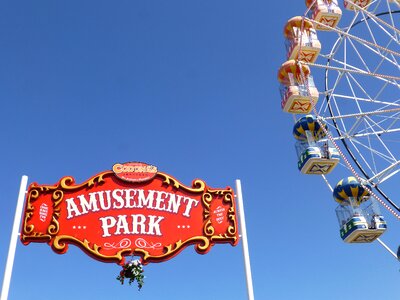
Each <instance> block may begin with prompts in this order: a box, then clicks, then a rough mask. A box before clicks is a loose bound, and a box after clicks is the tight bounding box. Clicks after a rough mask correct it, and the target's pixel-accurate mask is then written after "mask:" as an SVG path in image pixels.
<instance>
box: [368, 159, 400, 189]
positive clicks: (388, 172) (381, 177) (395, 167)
mask: <svg viewBox="0 0 400 300" xmlns="http://www.w3.org/2000/svg"><path fill="white" fill-rule="evenodd" d="M398 172H400V160H397V161H395V162H393V163H392V164H391V165H390V166H388V167H387V168H386V169H384V170H382V171H380V172H379V173H376V174H375V175H374V176H372V177H370V178H369V180H368V181H369V182H370V183H371V184H375V185H378V184H381V183H383V182H385V181H386V180H388V179H389V178H390V177H392V176H393V175H395V174H397V173H398Z"/></svg>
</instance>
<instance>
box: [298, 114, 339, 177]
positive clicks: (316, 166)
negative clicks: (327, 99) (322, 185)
mask: <svg viewBox="0 0 400 300" xmlns="http://www.w3.org/2000/svg"><path fill="white" fill-rule="evenodd" d="M321 124H322V125H323V127H321ZM325 130H327V126H326V124H324V123H323V122H322V121H320V122H318V121H317V119H316V117H315V116H313V115H306V116H304V117H302V118H300V119H299V120H298V121H297V122H296V124H295V125H294V127H293V135H294V137H295V138H296V139H297V142H296V144H295V147H296V152H297V157H298V168H299V170H300V171H301V172H302V173H303V174H318V175H321V174H328V173H330V172H331V171H332V170H333V169H334V168H335V167H336V165H337V164H338V163H339V160H340V155H339V153H338V151H337V149H336V148H335V147H334V146H333V145H332V143H331V141H330V140H327V139H326V138H325V135H326V133H325Z"/></svg>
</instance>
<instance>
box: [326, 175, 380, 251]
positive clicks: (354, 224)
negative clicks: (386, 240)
mask: <svg viewBox="0 0 400 300" xmlns="http://www.w3.org/2000/svg"><path fill="white" fill-rule="evenodd" d="M370 189H371V187H370V186H369V185H368V184H366V183H364V184H361V183H360V182H359V181H358V180H357V179H356V178H355V177H347V178H344V179H342V180H340V181H339V182H338V184H337V185H336V187H335V188H334V190H333V198H334V200H335V201H336V202H338V203H339V206H338V207H337V208H336V216H337V218H338V221H339V225H340V237H341V238H342V240H343V241H345V242H347V243H370V242H372V241H374V240H376V239H377V238H378V237H380V236H381V235H382V234H383V233H384V232H385V231H386V228H387V224H386V221H385V220H384V218H383V216H382V215H381V213H380V210H379V207H378V204H377V202H376V200H375V199H371V198H370V194H369V190H370Z"/></svg>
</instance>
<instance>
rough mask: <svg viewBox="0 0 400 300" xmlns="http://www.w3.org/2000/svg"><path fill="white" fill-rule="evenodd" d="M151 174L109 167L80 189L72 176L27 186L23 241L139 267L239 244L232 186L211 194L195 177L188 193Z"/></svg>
mask: <svg viewBox="0 0 400 300" xmlns="http://www.w3.org/2000/svg"><path fill="white" fill-rule="evenodd" d="M154 168H155V167H154ZM154 168H152V166H148V165H145V164H140V163H127V164H122V165H121V164H116V165H114V167H113V171H106V172H103V173H100V174H98V175H96V176H94V177H92V178H91V179H89V180H88V181H86V182H84V183H82V184H76V183H75V181H74V179H73V178H72V177H64V178H62V179H61V180H60V181H59V182H58V183H57V184H56V185H52V186H49V185H38V184H36V183H32V184H31V185H30V186H29V189H28V194H27V201H26V207H25V214H24V218H23V224H22V234H21V240H22V242H23V243H24V244H29V243H30V242H46V243H48V244H50V245H51V247H52V248H53V250H54V251H56V252H57V253H60V254H62V253H65V252H66V251H67V249H68V244H74V245H76V246H78V247H80V248H81V249H82V250H83V251H85V252H86V253H87V254H89V255H91V256H92V257H94V258H95V259H98V260H100V261H105V262H118V263H123V262H124V256H127V255H132V254H133V255H137V256H141V257H142V260H143V263H145V264H146V263H148V262H160V261H164V260H167V259H170V258H172V257H173V256H175V255H176V254H178V253H179V252H180V251H181V250H183V249H184V248H185V247H186V246H188V245H191V244H194V245H195V249H196V251H197V252H199V253H201V254H204V253H207V252H208V251H209V250H210V248H211V247H212V246H213V245H214V244H216V243H230V244H232V245H236V244H237V243H238V240H239V237H238V230H237V220H236V210H235V201H234V195H233V191H232V189H231V188H229V187H228V188H225V189H212V188H209V187H208V186H207V185H206V184H205V183H204V181H202V180H198V179H197V180H194V181H193V183H192V186H191V187H188V186H185V185H183V184H182V183H180V182H179V181H177V180H176V179H174V178H173V177H171V176H169V175H167V174H164V173H161V172H157V171H154ZM135 172H139V173H140V174H139V175H138V174H136V175H135V174H132V173H135ZM121 174H122V175H121Z"/></svg>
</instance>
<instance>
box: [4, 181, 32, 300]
mask: <svg viewBox="0 0 400 300" xmlns="http://www.w3.org/2000/svg"><path fill="white" fill-rule="evenodd" d="M27 185H28V176H25V175H24V176H22V178H21V185H20V187H19V195H18V203H17V209H16V210H15V216H14V225H13V229H12V233H11V239H10V246H9V248H8V256H7V263H6V270H5V272H4V278H3V287H2V289H1V297H0V300H7V299H8V291H9V289H10V282H11V275H12V269H13V265H14V257H15V250H16V248H17V240H18V234H19V229H20V226H21V225H20V224H21V217H22V210H23V207H24V201H25V192H26V186H27Z"/></svg>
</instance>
